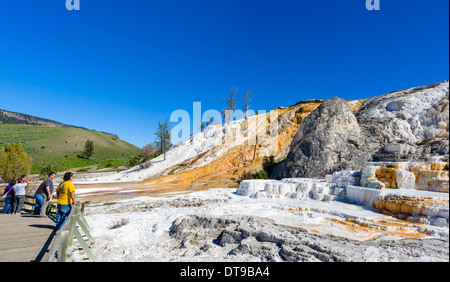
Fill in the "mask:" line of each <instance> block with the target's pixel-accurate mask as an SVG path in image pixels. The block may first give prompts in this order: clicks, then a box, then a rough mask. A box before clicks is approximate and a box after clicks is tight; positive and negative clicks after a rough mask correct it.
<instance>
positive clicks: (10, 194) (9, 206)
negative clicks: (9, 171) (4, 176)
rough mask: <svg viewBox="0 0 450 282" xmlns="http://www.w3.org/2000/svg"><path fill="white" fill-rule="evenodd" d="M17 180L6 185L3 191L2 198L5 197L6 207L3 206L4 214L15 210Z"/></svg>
mask: <svg viewBox="0 0 450 282" xmlns="http://www.w3.org/2000/svg"><path fill="white" fill-rule="evenodd" d="M16 183H17V182H16V181H11V182H10V183H9V185H8V186H6V188H5V191H4V192H3V196H2V199H5V207H4V208H3V211H2V213H3V214H9V213H11V212H12V210H13V203H14V189H13V187H14V185H16Z"/></svg>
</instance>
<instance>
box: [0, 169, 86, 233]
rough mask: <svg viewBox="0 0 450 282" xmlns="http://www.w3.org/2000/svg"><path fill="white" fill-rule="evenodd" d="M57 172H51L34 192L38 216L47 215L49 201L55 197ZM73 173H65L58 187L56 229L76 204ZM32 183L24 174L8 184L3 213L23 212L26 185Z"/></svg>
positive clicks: (4, 195) (35, 210)
mask: <svg viewBox="0 0 450 282" xmlns="http://www.w3.org/2000/svg"><path fill="white" fill-rule="evenodd" d="M55 177H56V173H54V172H50V173H49V174H48V177H47V179H45V180H44V181H43V182H42V183H41V184H40V185H39V188H38V189H37V190H36V192H35V194H34V198H35V200H36V201H35V202H36V203H35V206H34V211H33V213H34V215H36V216H37V217H46V211H47V207H48V203H49V202H50V201H51V200H52V199H53V192H54V186H53V179H55ZM72 180H73V173H72V172H67V173H65V174H64V177H63V182H61V183H60V184H59V185H58V187H57V188H56V191H55V192H56V198H57V199H58V201H57V207H58V212H57V215H56V229H60V228H61V226H62V225H63V224H64V222H65V220H66V218H67V217H68V215H69V214H70V212H71V210H72V205H74V204H75V205H76V203H77V202H76V201H75V185H74V184H73V183H72ZM29 184H30V182H29V181H28V178H27V176H26V175H22V176H21V177H20V178H19V179H18V180H17V181H12V182H10V183H9V185H8V186H6V188H5V190H4V192H3V196H2V199H4V200H5V206H4V208H3V211H2V212H1V213H2V214H21V212H22V207H23V204H24V202H25V195H26V187H27V186H28V185H29Z"/></svg>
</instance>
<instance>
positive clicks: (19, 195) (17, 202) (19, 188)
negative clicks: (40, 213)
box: [13, 175, 30, 214]
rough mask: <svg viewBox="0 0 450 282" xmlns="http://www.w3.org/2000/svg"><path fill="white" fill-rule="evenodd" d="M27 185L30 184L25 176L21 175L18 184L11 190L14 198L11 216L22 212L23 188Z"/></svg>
mask: <svg viewBox="0 0 450 282" xmlns="http://www.w3.org/2000/svg"><path fill="white" fill-rule="evenodd" d="M28 184H30V182H28V180H27V176H26V175H22V177H20V179H19V182H18V183H17V184H16V185H14V187H13V189H14V194H15V198H14V210H13V214H20V213H21V212H22V206H23V203H24V202H25V194H26V190H25V188H26V187H27V186H28Z"/></svg>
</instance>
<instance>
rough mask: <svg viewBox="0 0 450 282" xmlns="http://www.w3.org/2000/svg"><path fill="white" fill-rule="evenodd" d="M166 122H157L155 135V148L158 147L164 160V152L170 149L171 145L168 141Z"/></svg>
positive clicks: (168, 134) (168, 133)
mask: <svg viewBox="0 0 450 282" xmlns="http://www.w3.org/2000/svg"><path fill="white" fill-rule="evenodd" d="M167 123H168V122H167V120H166V121H165V122H164V123H163V122H158V131H157V132H156V133H155V135H156V137H157V138H156V142H155V144H156V146H157V147H158V149H159V151H160V152H161V154H164V160H166V152H167V151H169V150H170V149H171V148H172V146H173V145H172V143H171V141H170V139H171V136H170V132H169V125H168V124H167Z"/></svg>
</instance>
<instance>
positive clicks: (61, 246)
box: [42, 205, 96, 262]
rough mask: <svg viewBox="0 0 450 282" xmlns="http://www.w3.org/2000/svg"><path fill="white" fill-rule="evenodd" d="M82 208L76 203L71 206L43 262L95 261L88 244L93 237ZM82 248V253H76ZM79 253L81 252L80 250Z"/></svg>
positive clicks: (90, 243) (92, 241) (91, 242)
mask: <svg viewBox="0 0 450 282" xmlns="http://www.w3.org/2000/svg"><path fill="white" fill-rule="evenodd" d="M82 210H83V208H82V207H80V206H78V205H76V206H73V207H72V210H71V213H70V216H69V217H68V219H66V221H65V223H64V225H63V226H62V227H61V229H60V230H59V231H58V233H57V234H56V236H55V238H54V239H53V242H52V244H51V246H50V248H49V251H48V253H47V254H46V256H45V257H44V259H43V260H42V261H44V262H55V261H56V262H80V261H96V258H95V256H94V254H93V253H92V251H91V249H90V246H91V245H92V244H93V243H94V238H93V237H92V235H91V233H90V227H89V225H88V223H87V222H86V219H85V217H84V215H83V212H82ZM77 249H78V250H82V251H83V252H84V255H82V254H78V255H77V254H76V252H75V251H76V250H77ZM80 253H81V252H80Z"/></svg>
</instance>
